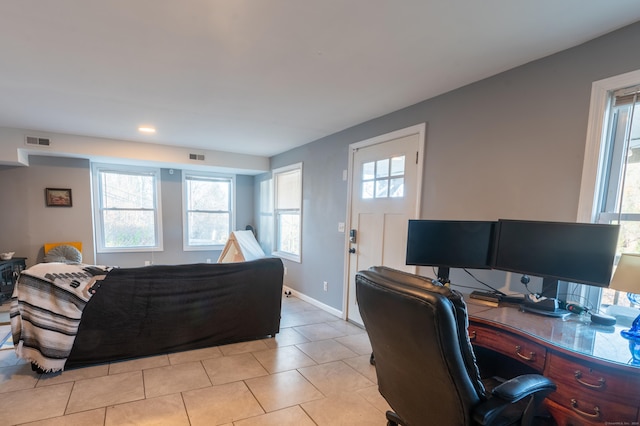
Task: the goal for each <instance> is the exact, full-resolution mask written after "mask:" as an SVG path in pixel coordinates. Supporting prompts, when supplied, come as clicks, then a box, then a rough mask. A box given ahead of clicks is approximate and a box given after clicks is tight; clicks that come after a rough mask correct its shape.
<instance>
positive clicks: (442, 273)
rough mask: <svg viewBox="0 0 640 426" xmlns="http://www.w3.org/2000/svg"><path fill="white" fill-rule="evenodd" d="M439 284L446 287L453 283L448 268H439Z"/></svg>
mask: <svg viewBox="0 0 640 426" xmlns="http://www.w3.org/2000/svg"><path fill="white" fill-rule="evenodd" d="M438 282H439V283H440V284H442V285H445V286H446V285H448V284H450V283H451V281H450V280H449V268H448V267H447V266H438Z"/></svg>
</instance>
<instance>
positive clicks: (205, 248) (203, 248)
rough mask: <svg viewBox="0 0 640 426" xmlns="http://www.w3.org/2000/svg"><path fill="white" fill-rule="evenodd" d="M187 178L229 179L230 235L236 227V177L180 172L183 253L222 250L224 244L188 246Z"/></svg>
mask: <svg viewBox="0 0 640 426" xmlns="http://www.w3.org/2000/svg"><path fill="white" fill-rule="evenodd" d="M187 176H203V177H211V178H223V179H231V192H230V193H229V196H230V197H231V200H230V203H229V204H230V208H231V223H230V224H229V235H231V232H232V231H233V230H234V229H235V226H236V176H235V175H228V174H221V173H210V172H199V171H195V170H183V171H182V249H183V250H184V251H211V250H222V249H224V246H225V244H211V245H206V246H192V245H189V228H188V223H187V191H185V185H186V180H187Z"/></svg>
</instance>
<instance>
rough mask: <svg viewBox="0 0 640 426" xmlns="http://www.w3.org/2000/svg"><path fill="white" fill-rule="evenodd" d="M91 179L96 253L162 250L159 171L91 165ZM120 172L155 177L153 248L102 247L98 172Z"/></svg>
mask: <svg viewBox="0 0 640 426" xmlns="http://www.w3.org/2000/svg"><path fill="white" fill-rule="evenodd" d="M91 168H92V173H91V176H92V179H93V185H92V186H93V215H94V227H93V228H94V229H93V231H94V239H95V242H96V252H97V253H140V252H146V253H148V252H159V251H163V250H164V246H163V240H162V199H161V192H162V191H161V186H160V176H161V173H160V169H158V168H150V167H140V166H125V165H117V164H100V163H93V164H92V165H91ZM109 170H112V171H116V172H118V171H121V172H129V173H131V172H134V173H135V172H143V173H151V174H153V175H154V176H155V182H156V189H155V214H156V229H155V233H156V245H155V246H153V247H117V248H113V247H105V246H104V226H103V224H102V215H101V214H100V203H101V202H102V200H101V198H102V197H101V192H100V179H99V173H100V171H109Z"/></svg>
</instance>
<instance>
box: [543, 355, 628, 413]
mask: <svg viewBox="0 0 640 426" xmlns="http://www.w3.org/2000/svg"><path fill="white" fill-rule="evenodd" d="M547 367H548V368H547V370H546V371H545V375H547V376H548V377H550V378H551V379H552V380H553V381H554V382H555V383H556V385H557V386H558V390H557V391H556V392H554V393H552V394H551V395H549V398H550V399H552V400H554V401H556V402H558V403H559V404H561V405H563V406H564V407H567V408H570V409H571V410H573V411H580V412H586V413H591V414H593V413H595V412H596V411H600V412H601V416H600V417H601V420H600V421H637V411H638V409H637V407H638V406H639V405H640V392H638V389H640V381H639V380H638V378H637V377H632V376H630V375H625V374H624V373H617V372H614V371H610V370H608V369H601V368H597V367H595V368H594V367H591V366H589V365H588V363H585V362H584V361H574V360H572V359H570V358H568V357H563V356H561V355H558V354H555V353H553V354H550V355H549V362H548V364H547ZM595 407H598V409H597V410H596V409H595ZM613 413H615V415H613ZM584 417H588V416H584Z"/></svg>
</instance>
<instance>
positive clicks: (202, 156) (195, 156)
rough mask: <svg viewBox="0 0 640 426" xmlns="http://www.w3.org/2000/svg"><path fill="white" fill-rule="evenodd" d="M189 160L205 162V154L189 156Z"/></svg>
mask: <svg viewBox="0 0 640 426" xmlns="http://www.w3.org/2000/svg"><path fill="white" fill-rule="evenodd" d="M189 160H198V161H204V154H189Z"/></svg>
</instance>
